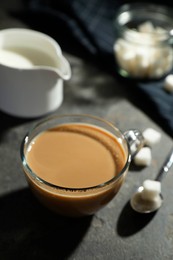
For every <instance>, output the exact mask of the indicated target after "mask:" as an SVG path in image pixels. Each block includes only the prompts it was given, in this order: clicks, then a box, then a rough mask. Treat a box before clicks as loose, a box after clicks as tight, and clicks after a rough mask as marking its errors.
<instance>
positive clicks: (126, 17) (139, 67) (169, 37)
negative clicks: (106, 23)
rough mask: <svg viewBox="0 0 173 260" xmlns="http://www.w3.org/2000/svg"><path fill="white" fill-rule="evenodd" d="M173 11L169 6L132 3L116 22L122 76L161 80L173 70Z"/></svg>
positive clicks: (121, 11)
mask: <svg viewBox="0 0 173 260" xmlns="http://www.w3.org/2000/svg"><path fill="white" fill-rule="evenodd" d="M172 14H173V10H171V9H170V8H169V9H168V8H167V7H165V6H160V5H155V4H147V3H132V4H125V5H123V6H121V7H120V9H119V10H118V12H117V14H116V16H115V19H114V28H115V36H116V40H115V43H114V46H113V49H114V55H115V59H116V64H117V69H118V72H119V74H120V75H121V76H123V77H130V78H139V79H141V78H144V79H159V78H161V77H163V76H165V75H167V74H168V73H170V72H171V70H172V67H173V49H172V44H173V18H172Z"/></svg>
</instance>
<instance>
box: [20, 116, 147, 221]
mask: <svg viewBox="0 0 173 260" xmlns="http://www.w3.org/2000/svg"><path fill="white" fill-rule="evenodd" d="M66 125H68V126H70V127H71V126H75V127H81V126H82V127H84V128H85V127H87V128H88V127H89V129H90V128H91V129H92V130H94V131H96V132H99V136H100V134H101V138H100V137H99V141H98V137H97V134H98V133H96V135H95V134H93V133H92V135H91V136H87V138H91V139H93V140H94V142H95V141H96V142H98V143H99V145H102V144H103V146H104V142H105V141H104V138H107V137H109V138H111V140H112V139H113V140H116V142H117V144H118V146H119V147H120V148H121V149H122V151H123V153H124V159H123V160H124V163H123V167H122V168H121V170H120V171H119V172H116V174H115V175H114V176H113V177H111V178H109V179H107V180H106V181H104V182H101V183H99V184H97V185H95V184H94V185H90V186H89V187H88V186H86V187H77V188H76V187H74V185H72V186H68V187H64V186H61V185H57V183H56V184H54V183H53V182H49V181H47V180H45V179H44V178H43V177H40V176H39V174H38V172H35V171H34V170H33V169H32V165H31V164H30V163H29V162H28V156H27V155H28V151H32V150H31V146H32V144H33V143H35V142H36V141H37V138H38V137H39V136H41V134H42V133H45V132H47V131H49V130H50V129H51V130H52V129H56V128H57V127H62V126H63V127H64V126H66ZM79 134H82V135H83V134H84V136H85V135H88V134H86V133H80V132H79ZM102 137H103V138H102ZM105 140H107V139H105ZM81 142H82V139H81ZM106 142H107V141H106ZM108 142H109V141H108ZM143 144H144V139H143V136H142V134H141V133H140V132H139V131H138V130H129V131H127V132H125V133H124V134H123V133H121V131H120V130H119V129H118V128H116V127H115V126H114V125H113V124H112V123H110V122H108V121H106V120H104V119H101V118H98V117H95V116H91V115H60V116H58V115H54V116H51V117H48V118H46V119H44V120H42V121H40V122H39V123H37V124H36V125H35V126H34V127H33V128H32V129H31V130H30V131H29V132H28V133H27V134H26V136H25V137H24V139H23V141H22V144H21V161H22V166H23V170H24V174H25V176H26V180H27V182H28V184H29V187H30V188H31V190H32V192H33V193H34V195H35V196H36V197H37V198H38V200H39V201H40V202H41V203H42V204H43V205H45V206H46V207H47V208H49V209H51V210H53V211H55V212H57V213H59V214H61V215H64V216H71V217H79V216H86V215H92V214H94V213H95V212H97V211H98V210H99V209H101V208H102V207H104V206H105V205H107V203H108V202H109V201H110V200H112V199H113V198H114V197H115V195H116V194H117V192H118V191H119V189H120V187H121V186H122V184H123V182H124V180H125V177H126V174H127V171H128V168H129V164H130V162H131V159H132V157H133V156H134V155H135V153H136V152H137V151H138V150H139V149H140V148H141V147H142V146H143ZM74 146H75V145H74ZM106 147H107V146H105V150H106V149H107V148H106ZM74 149H75V147H74ZM83 149H85V147H83ZM108 150H109V149H108ZM115 150H116V149H115ZM56 153H57V154H58V153H61V151H58V148H57V151H56ZM114 153H115V154H116V151H114ZM94 156H95V158H96V157H97V158H98V156H97V154H94ZM98 160H99V158H98ZM68 163H69V161H68V156H67V162H65V164H67V165H68ZM43 167H44V166H43ZM57 167H58V166H57ZM46 169H47V174H48V175H49V168H46ZM92 174H96V172H93V173H91V175H92ZM97 174H99V173H97ZM75 178H76V177H74V181H75ZM83 178H85V176H83Z"/></svg>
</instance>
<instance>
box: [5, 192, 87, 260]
mask: <svg viewBox="0 0 173 260" xmlns="http://www.w3.org/2000/svg"><path fill="white" fill-rule="evenodd" d="M0 205H1V214H0V234H1V235H0V259H3V260H6V259H18V260H20V259H32V260H33V259H37V260H39V259H43V260H44V259H67V258H68V256H69V255H70V254H72V252H73V251H74V250H75V248H76V247H77V246H78V244H79V243H80V242H81V240H82V237H83V236H84V234H85V233H86V231H87V229H88V228H89V226H90V222H91V219H92V217H84V218H74V219H73V218H65V217H61V216H59V215H57V214H54V213H52V212H50V211H48V210H47V209H45V208H44V207H43V206H41V205H40V204H39V202H37V201H36V200H35V198H34V197H33V195H32V193H31V192H30V190H29V189H27V188H26V189H23V190H20V191H16V192H14V193H11V194H8V195H6V196H3V197H1V198H0Z"/></svg>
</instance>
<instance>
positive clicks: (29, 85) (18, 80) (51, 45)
mask: <svg viewBox="0 0 173 260" xmlns="http://www.w3.org/2000/svg"><path fill="white" fill-rule="evenodd" d="M70 77H71V68H70V64H69V62H68V61H67V60H66V59H65V58H64V56H63V55H62V51H61V48H60V46H59V45H58V43H57V42H56V41H55V40H54V39H52V38H51V37H50V36H48V35H46V34H43V33H41V32H38V31H34V30H30V29H18V28H12V29H4V30H1V31H0V110H2V111H4V112H6V113H8V114H11V115H13V116H18V117H39V116H43V115H45V114H48V113H50V112H53V111H54V110H56V109H57V108H58V107H59V106H60V105H61V103H62V101H63V81H64V80H68V79H70Z"/></svg>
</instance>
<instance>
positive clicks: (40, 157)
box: [26, 123, 126, 188]
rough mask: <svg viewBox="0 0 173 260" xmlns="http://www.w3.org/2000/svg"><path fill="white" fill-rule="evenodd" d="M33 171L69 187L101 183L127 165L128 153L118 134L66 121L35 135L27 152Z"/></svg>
mask: <svg viewBox="0 0 173 260" xmlns="http://www.w3.org/2000/svg"><path fill="white" fill-rule="evenodd" d="M26 158H27V163H28V165H29V167H30V168H31V169H32V171H33V172H34V173H35V174H36V175H37V176H39V177H40V178H42V179H44V180H45V181H47V182H49V183H52V184H54V185H57V186H61V187H66V188H87V187H91V186H96V185H99V184H102V183H104V182H106V181H108V180H110V179H112V178H113V177H114V176H116V175H117V174H118V173H119V172H120V171H121V170H122V168H123V167H124V164H125V161H126V156H125V152H124V150H123V148H122V146H121V144H120V143H119V142H118V140H117V139H116V137H114V136H113V135H112V134H109V133H108V132H107V131H105V130H104V129H102V128H98V127H95V126H92V125H87V124H77V123H76V124H65V125H60V126H57V127H55V128H52V129H49V130H46V131H45V132H42V133H41V134H39V135H38V136H36V137H35V138H34V139H33V140H32V141H31V143H30V144H29V146H28V149H27V152H26Z"/></svg>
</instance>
